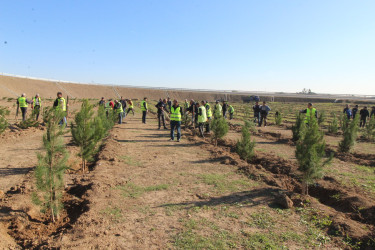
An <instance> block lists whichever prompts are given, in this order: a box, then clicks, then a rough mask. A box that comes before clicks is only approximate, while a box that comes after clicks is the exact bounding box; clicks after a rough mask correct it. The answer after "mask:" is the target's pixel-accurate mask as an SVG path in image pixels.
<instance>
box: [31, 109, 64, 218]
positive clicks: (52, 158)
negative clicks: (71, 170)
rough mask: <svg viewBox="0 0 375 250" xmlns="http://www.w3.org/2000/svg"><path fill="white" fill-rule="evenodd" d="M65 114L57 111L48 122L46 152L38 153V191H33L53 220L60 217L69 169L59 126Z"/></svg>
mask: <svg viewBox="0 0 375 250" xmlns="http://www.w3.org/2000/svg"><path fill="white" fill-rule="evenodd" d="M62 117H63V114H62V113H61V112H58V111H56V112H55V113H54V114H53V115H51V116H50V117H49V119H48V122H47V132H46V134H45V135H44V136H43V149H44V150H45V154H44V155H42V154H40V153H38V165H37V166H36V168H35V173H34V174H35V179H36V189H37V191H36V192H35V193H33V195H32V198H33V202H34V203H35V204H37V205H40V206H41V211H42V212H44V213H48V214H49V215H50V216H51V219H52V221H53V222H55V221H56V220H58V219H59V214H60V211H61V209H62V208H63V205H62V201H61V200H62V194H63V190H64V174H65V170H66V169H68V166H67V161H68V157H69V154H68V152H67V151H66V149H65V145H64V142H63V135H64V134H65V133H64V131H63V127H60V126H58V123H59V121H60V120H61V119H62Z"/></svg>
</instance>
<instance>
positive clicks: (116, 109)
mask: <svg viewBox="0 0 375 250" xmlns="http://www.w3.org/2000/svg"><path fill="white" fill-rule="evenodd" d="M113 111H114V112H115V114H117V115H118V124H122V113H123V112H124V110H123V109H122V103H121V102H119V101H118V100H115V107H114V109H113Z"/></svg>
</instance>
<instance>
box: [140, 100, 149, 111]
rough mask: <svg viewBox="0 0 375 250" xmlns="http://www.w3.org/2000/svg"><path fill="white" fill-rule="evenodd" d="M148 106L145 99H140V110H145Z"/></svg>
mask: <svg viewBox="0 0 375 250" xmlns="http://www.w3.org/2000/svg"><path fill="white" fill-rule="evenodd" d="M145 103H146V107H145ZM147 109H148V108H147V102H146V101H145V100H143V101H141V110H142V111H146V110H147Z"/></svg>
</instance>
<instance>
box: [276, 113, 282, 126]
mask: <svg viewBox="0 0 375 250" xmlns="http://www.w3.org/2000/svg"><path fill="white" fill-rule="evenodd" d="M282 121H283V115H282V114H281V112H280V111H276V112H275V124H276V125H278V126H280V125H281V123H282Z"/></svg>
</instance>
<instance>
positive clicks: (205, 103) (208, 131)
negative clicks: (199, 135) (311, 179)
mask: <svg viewBox="0 0 375 250" xmlns="http://www.w3.org/2000/svg"><path fill="white" fill-rule="evenodd" d="M204 107H205V108H206V113H207V122H206V133H210V126H211V120H212V109H211V105H210V104H209V103H208V101H205V102H204Z"/></svg>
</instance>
